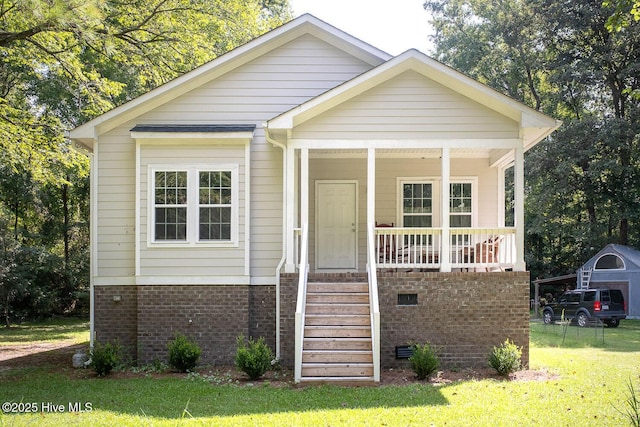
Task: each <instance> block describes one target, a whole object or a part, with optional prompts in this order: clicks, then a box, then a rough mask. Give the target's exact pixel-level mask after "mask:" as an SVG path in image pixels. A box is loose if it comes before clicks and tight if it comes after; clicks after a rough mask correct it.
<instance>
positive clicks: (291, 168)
mask: <svg viewBox="0 0 640 427" xmlns="http://www.w3.org/2000/svg"><path fill="white" fill-rule="evenodd" d="M286 156H287V158H286V162H285V163H286V166H285V170H284V171H282V173H284V174H285V179H286V183H287V184H286V187H287V191H286V194H285V200H286V212H285V213H284V214H285V216H286V219H287V221H286V222H287V234H286V253H287V260H286V262H285V265H284V272H285V273H295V272H296V265H295V262H294V261H295V254H294V250H295V236H294V235H293V229H294V228H295V207H296V204H295V200H296V189H295V173H294V172H295V150H294V149H293V148H292V147H287V152H286Z"/></svg>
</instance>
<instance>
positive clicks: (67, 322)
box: [0, 318, 89, 351]
mask: <svg viewBox="0 0 640 427" xmlns="http://www.w3.org/2000/svg"><path fill="white" fill-rule="evenodd" d="M53 341H65V342H67V341H68V342H69V343H70V344H81V343H83V342H88V341H89V322H88V321H86V320H80V319H76V318H58V319H53V320H48V321H44V322H27V323H21V324H18V325H11V327H10V328H9V329H6V328H2V327H0V351H1V350H2V346H7V345H16V344H33V343H37V342H53Z"/></svg>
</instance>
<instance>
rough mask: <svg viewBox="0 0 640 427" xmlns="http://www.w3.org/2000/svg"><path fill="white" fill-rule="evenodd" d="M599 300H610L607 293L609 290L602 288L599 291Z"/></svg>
mask: <svg viewBox="0 0 640 427" xmlns="http://www.w3.org/2000/svg"><path fill="white" fill-rule="evenodd" d="M600 301H602V302H611V296H610V295H609V291H608V290H607V291H605V290H602V291H600Z"/></svg>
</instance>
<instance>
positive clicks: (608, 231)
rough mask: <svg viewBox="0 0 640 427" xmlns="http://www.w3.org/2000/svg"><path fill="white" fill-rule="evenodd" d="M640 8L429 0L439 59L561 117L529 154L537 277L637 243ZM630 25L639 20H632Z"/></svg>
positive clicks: (621, 1) (532, 258)
mask: <svg viewBox="0 0 640 427" xmlns="http://www.w3.org/2000/svg"><path fill="white" fill-rule="evenodd" d="M633 5H635V6H637V2H633V1H631V2H630V1H628V0H617V1H615V2H614V1H612V2H608V3H605V4H603V3H602V1H601V0H575V1H572V2H557V1H554V0H526V1H525V0H498V1H495V2H486V1H484V0H427V1H426V2H425V3H424V7H425V9H427V10H429V11H430V12H431V13H432V14H433V22H432V24H433V25H434V27H435V30H436V34H435V36H434V41H435V45H436V56H437V58H438V59H439V60H441V61H443V62H445V63H447V64H449V65H451V66H453V67H455V68H456V69H458V70H460V71H462V72H464V73H466V74H468V75H470V76H472V77H474V78H476V79H478V80H480V81H482V82H483V83H486V84H488V85H489V86H492V87H493V88H495V89H498V90H500V91H502V92H503V93H505V94H508V95H510V96H512V97H514V98H515V99H518V100H520V101H522V102H524V103H526V104H528V105H530V106H531V107H533V108H535V109H537V110H540V111H543V112H545V113H547V114H550V115H551V116H554V117H556V118H559V119H561V120H563V121H564V125H563V127H561V128H560V129H559V130H558V131H556V132H555V133H554V134H553V135H551V136H550V137H549V138H547V139H546V140H545V141H543V142H541V143H540V144H538V145H537V146H536V147H535V148H534V149H532V150H531V151H530V152H529V153H528V154H527V157H526V190H527V200H526V209H527V211H526V223H527V224H526V225H527V242H526V249H527V254H526V258H527V262H528V265H529V267H530V269H531V270H532V276H533V277H536V276H548V275H552V274H562V273H566V272H570V271H572V270H575V268H577V267H578V266H580V265H581V264H582V263H583V262H584V261H585V260H586V259H587V257H589V256H591V255H593V254H594V253H595V252H596V251H598V250H599V249H600V248H601V247H602V246H603V245H604V244H605V243H611V242H618V243H622V244H629V245H635V246H638V245H640V233H638V231H637V230H638V227H637V226H638V225H639V223H640V194H639V191H640V173H639V172H640V99H639V98H640V97H639V90H640V72H639V71H640V22H638V21H637V20H636V19H635V18H633V17H634V16H636V15H634V14H633V13H635V12H631V11H633V10H637V8H636V9H632V8H631V7H632V6H633ZM629 17H631V18H629Z"/></svg>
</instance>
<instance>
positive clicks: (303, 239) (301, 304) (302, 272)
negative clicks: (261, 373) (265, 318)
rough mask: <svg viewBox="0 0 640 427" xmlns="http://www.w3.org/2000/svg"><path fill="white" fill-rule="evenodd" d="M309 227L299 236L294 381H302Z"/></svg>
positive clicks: (304, 227) (303, 226) (304, 225)
mask: <svg viewBox="0 0 640 427" xmlns="http://www.w3.org/2000/svg"><path fill="white" fill-rule="evenodd" d="M308 249H309V227H308V225H307V224H303V225H302V232H301V236H300V265H299V268H298V274H299V277H298V299H297V302H296V314H295V340H296V341H295V357H294V359H295V360H294V364H295V365H294V381H295V382H296V383H299V382H300V381H301V379H302V346H303V344H304V322H305V319H304V317H305V305H306V304H305V301H306V298H307V279H308V275H309V255H308V254H309V251H308Z"/></svg>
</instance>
